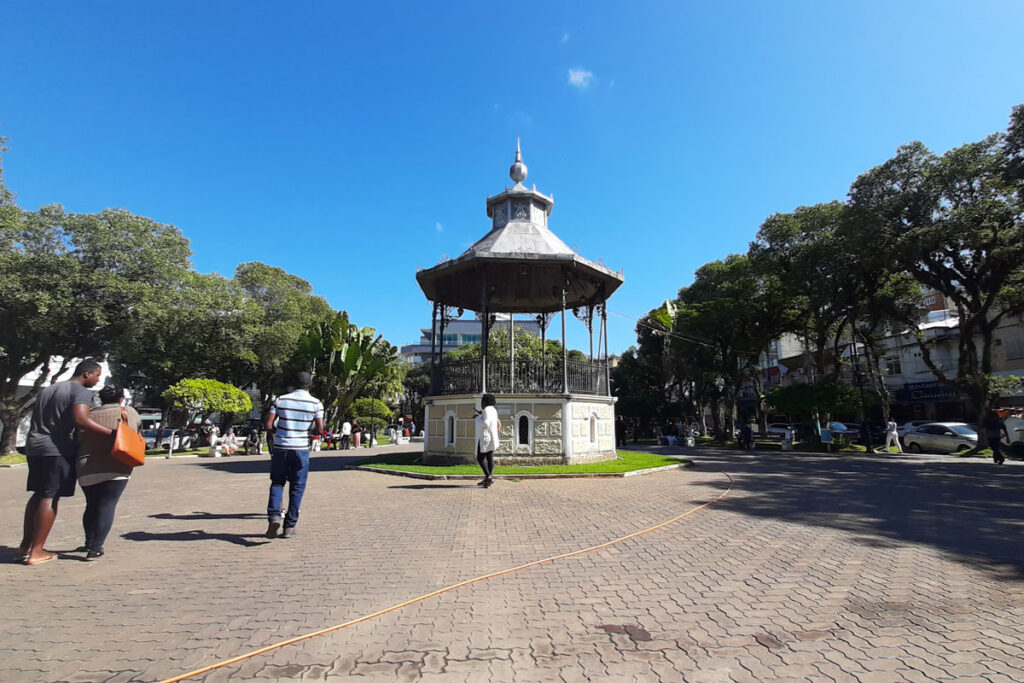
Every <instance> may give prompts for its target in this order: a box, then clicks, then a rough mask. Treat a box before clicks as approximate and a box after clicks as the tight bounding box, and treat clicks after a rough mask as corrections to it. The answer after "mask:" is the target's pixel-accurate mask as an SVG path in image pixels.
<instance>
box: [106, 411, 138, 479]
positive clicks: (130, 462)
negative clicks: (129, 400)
mask: <svg viewBox="0 0 1024 683" xmlns="http://www.w3.org/2000/svg"><path fill="white" fill-rule="evenodd" d="M110 456H111V457H112V458H114V460H117V461H118V462H119V463H121V464H122V465H127V466H128V467H138V466H139V465H145V464H146V440H145V439H143V438H142V435H141V434H139V433H138V432H137V431H135V430H134V429H132V428H131V427H129V426H128V412H127V411H126V410H125V409H124V407H122V408H121V421H120V422H118V423H117V434H115V435H114V448H113V449H112V450H111V451H110Z"/></svg>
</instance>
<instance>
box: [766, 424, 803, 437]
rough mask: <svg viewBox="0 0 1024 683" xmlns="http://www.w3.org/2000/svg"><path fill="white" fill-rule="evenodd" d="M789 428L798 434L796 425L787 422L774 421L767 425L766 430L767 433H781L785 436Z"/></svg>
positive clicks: (791, 431)
mask: <svg viewBox="0 0 1024 683" xmlns="http://www.w3.org/2000/svg"><path fill="white" fill-rule="evenodd" d="M787 430H789V432H790V433H792V434H796V425H794V424H787V423H785V422H772V423H771V424H769V425H768V426H766V427H765V430H764V432H765V434H780V435H783V436H785V434H786V431H787Z"/></svg>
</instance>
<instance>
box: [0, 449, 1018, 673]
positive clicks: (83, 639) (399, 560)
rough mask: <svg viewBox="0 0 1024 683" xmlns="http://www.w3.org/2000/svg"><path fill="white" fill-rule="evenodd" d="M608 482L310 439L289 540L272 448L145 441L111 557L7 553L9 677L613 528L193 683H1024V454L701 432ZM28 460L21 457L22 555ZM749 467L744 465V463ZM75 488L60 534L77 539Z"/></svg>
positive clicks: (315, 624)
mask: <svg viewBox="0 0 1024 683" xmlns="http://www.w3.org/2000/svg"><path fill="white" fill-rule="evenodd" d="M694 459H695V460H696V466H695V467H693V468H689V469H685V470H676V471H670V472H664V473H659V474H654V475H649V476H644V477H631V478H626V479H599V480H581V479H576V480H541V481H529V482H526V481H521V482H514V481H499V482H498V483H497V484H496V485H495V486H494V487H493V488H491V489H487V490H485V489H481V488H478V487H477V486H474V485H473V484H472V483H462V482H458V483H456V482H451V481H449V482H421V481H416V480H411V479H403V478H395V477H388V476H384V475H379V474H372V473H366V472H354V471H342V470H340V469H339V468H340V467H341V466H342V465H343V464H344V463H345V462H346V460H345V459H344V458H341V457H340V456H339V455H338V454H333V453H322V454H319V455H317V456H314V471H313V473H312V474H311V476H310V482H309V487H308V489H307V493H306V499H305V502H304V505H303V511H302V512H303V516H302V519H301V521H300V524H299V532H300V535H299V536H298V537H297V538H295V539H288V540H274V541H268V540H266V539H264V538H263V532H264V530H265V528H266V526H265V521H264V514H263V509H264V505H265V503H264V501H265V500H266V495H267V474H266V472H267V466H268V462H267V459H266V457H252V458H240V457H236V458H225V459H218V460H205V459H203V460H199V459H175V460H157V461H151V462H147V464H146V466H145V467H144V468H142V469H140V470H139V471H138V473H137V475H136V477H135V478H134V479H133V480H132V481H131V483H130V484H129V486H128V489H127V491H126V493H125V495H124V498H123V499H122V502H121V506H120V508H119V510H118V519H117V521H116V523H115V528H114V531H113V533H112V535H111V538H110V540H109V541H108V543H107V556H106V557H104V558H103V559H102V560H101V561H99V562H94V563H85V562H81V561H76V558H77V559H80V558H81V555H78V554H75V553H68V554H67V555H66V556H65V557H64V559H61V560H60V561H58V562H51V563H49V564H46V565H41V566H38V567H24V566H20V565H17V564H14V563H11V562H7V563H4V564H3V565H2V566H0V604H2V605H3V612H4V618H3V619H2V620H0V680H3V681H23V680H24V681H44V680H68V681H101V680H115V681H128V680H132V681H134V680H138V681H156V680H161V679H163V678H166V677H170V676H173V675H177V674H181V673H184V672H187V671H190V670H192V669H195V668H198V667H200V666H204V665H207V664H212V663H214V662H217V661H220V660H223V659H226V658H229V657H232V656H235V655H238V654H241V653H244V652H248V651H250V650H253V649H256V648H259V647H262V646H265V645H269V644H272V643H275V642H279V641H281V640H284V639H287V638H290V637H293V636H297V635H300V634H304V633H308V632H311V631H315V630H318V629H321V628H324V627H327V626H331V625H334V624H338V623H341V622H344V621H347V620H349V619H352V618H355V617H358V616H361V615H364V614H368V613H371V612H374V611H376V610H379V609H382V608H384V607H387V606H390V605H393V604H396V603H400V602H402V601H405V600H408V599H410V598H414V597H416V596H420V595H422V594H424V593H427V592H430V591H433V590H436V589H438V588H441V587H443V586H447V585H450V584H452V583H455V582H457V581H460V580H464V579H468V578H471V577H475V576H478V575H481V574H484V573H487V572H492V571H495V570H499V569H504V568H507V567H511V566H515V565H518V564H521V563H524V562H528V561H532V560H536V559H539V558H543V557H548V556H551V555H555V554H558V553H564V552H567V551H572V550H576V549H579V548H583V547H588V546H591V545H594V544H597V543H601V542H604V541H607V540H610V539H613V538H617V537H619V536H622V535H625V534H628V533H631V532H633V531H637V530H639V529H643V528H646V527H649V526H652V525H654V524H657V523H660V522H662V521H664V520H666V519H670V518H672V517H674V516H676V515H678V514H680V513H682V512H684V511H686V510H688V509H690V508H692V507H693V506H695V505H698V504H700V503H703V502H705V501H707V500H710V499H712V498H714V497H716V496H718V495H719V494H721V493H722V492H723V491H725V490H726V489H728V488H729V486H730V482H731V486H732V490H731V491H729V493H728V494H727V495H726V497H725V498H723V499H722V500H720V501H718V502H716V503H715V504H713V505H712V506H710V507H708V508H706V509H704V510H701V511H699V512H696V513H694V514H692V515H690V516H687V517H685V518H683V519H681V520H679V521H678V522H676V523H674V524H671V525H669V526H668V527H665V528H663V529H660V530H657V531H654V532H652V533H649V534H646V535H643V536H639V537H636V538H633V539H630V540H628V541H624V542H622V543H619V544H617V545H614V546H612V547H610V548H607V549H604V550H600V551H596V552H592V553H589V554H586V555H582V556H579V557H574V558H570V559H566V560H561V561H558V562H553V563H549V564H544V565H540V566H537V567H533V568H530V569H527V570H524V571H521V572H517V573H513V574H508V575H505V576H501V577H498V578H494V579H490V580H487V581H483V582H480V583H475V584H472V585H470V586H467V587H464V588H460V589H458V590H456V591H453V592H450V593H446V594H444V595H441V596H438V597H435V598H431V599H429V600H426V601H424V602H421V603H418V604H415V605H411V606H409V607H405V608H403V609H401V610H398V611H395V612H392V613H389V614H387V615H384V616H382V617H379V618H376V619H373V620H370V621H366V622H363V623H360V624H358V625H356V626H353V627H351V628H347V629H344V630H341V631H336V632H333V633H330V634H328V635H324V636H320V637H316V638H313V639H310V640H307V641H304V642H302V643H299V644H295V645H290V646H286V647H284V648H281V649H278V650H275V651H273V652H270V653H267V654H263V655H259V656H256V657H254V658H252V659H249V660H246V661H244V662H242V663H239V664H236V665H232V666H229V667H225V668H222V669H218V670H216V671H214V672H211V673H209V674H207V675H206V676H205V677H200V678H198V679H197V680H206V681H222V680H228V679H231V680H253V679H263V680H273V679H299V678H301V679H302V680H355V681H363V680H370V681H372V680H378V681H392V680H407V681H412V680H423V681H558V680H564V681H581V680H600V681H633V680H640V681H649V680H666V681H676V680H689V681H728V680H736V681H764V680H779V679H793V680H809V679H813V680H830V679H834V680H840V681H842V680H860V681H901V680H909V681H916V680H979V681H982V680H984V681H1012V680H1017V681H1019V680H1022V678H1024V645H1022V634H1024V543H1022V539H1024V533H1022V532H1024V528H1022V526H1024V524H1022V522H1024V493H1022V491H1024V467H1022V466H1020V465H1019V464H1014V465H1012V466H1003V467H997V466H995V465H992V464H991V463H987V462H983V461H980V460H972V461H962V460H955V459H941V458H940V459H921V458H917V459H906V460H900V459H896V458H882V457H879V458H848V457H828V456H810V455H789V454H771V455H760V456H748V455H741V454H738V453H732V452H727V451H722V452H711V451H701V452H700V453H699V454H698V455H696V456H695V457H694ZM25 474H26V473H25V469H24V468H19V469H8V470H0V501H2V503H0V505H2V510H3V513H4V515H3V516H4V518H5V519H6V520H8V528H7V531H6V537H5V539H4V545H3V546H0V553H2V554H0V559H7V560H11V559H13V555H14V553H15V547H14V546H16V544H17V541H18V539H19V537H20V533H19V529H18V528H17V527H18V524H19V522H20V518H21V514H22V509H23V505H24V501H25V494H24V492H23V491H24V482H25ZM727 474H728V475H730V476H731V480H730V476H727ZM83 503H84V500H83V498H82V496H81V494H80V493H79V494H78V495H76V496H75V497H74V498H71V499H67V500H65V501H63V502H62V504H61V511H60V516H59V518H58V520H57V524H56V527H55V530H54V533H53V534H52V536H51V542H50V546H51V548H52V549H56V550H60V551H68V550H70V549H72V548H74V547H76V546H78V545H79V544H80V542H81V537H80V533H81V532H80V526H79V519H80V515H81V511H82V506H83Z"/></svg>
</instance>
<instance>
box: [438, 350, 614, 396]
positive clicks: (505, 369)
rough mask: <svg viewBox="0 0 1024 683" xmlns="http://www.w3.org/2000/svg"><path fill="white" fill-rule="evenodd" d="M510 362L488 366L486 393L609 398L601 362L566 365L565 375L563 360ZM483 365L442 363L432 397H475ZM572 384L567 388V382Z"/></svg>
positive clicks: (494, 362) (605, 368)
mask: <svg viewBox="0 0 1024 683" xmlns="http://www.w3.org/2000/svg"><path fill="white" fill-rule="evenodd" d="M511 365H512V364H511V363H510V362H509V361H507V360H503V361H488V362H487V391H489V392H491V393H494V394H563V393H570V394H595V395H599V396H608V395H609V393H608V371H607V367H606V363H604V362H601V361H595V362H591V361H575V360H571V361H567V362H566V366H565V372H564V375H563V370H562V359H561V358H551V359H548V360H547V362H546V363H544V362H541V361H537V360H517V361H515V368H514V372H513V368H512V367H510V366H511ZM480 377H481V373H480V361H479V360H466V361H447V360H442V361H441V362H440V363H438V364H437V365H436V366H435V367H434V372H433V375H432V376H431V381H430V393H431V394H433V395H435V396H438V395H447V394H475V393H479V392H480V391H481V390H482V388H483V385H482V383H481V381H480ZM565 378H567V379H568V381H569V386H568V389H566V388H565V385H564V379H565Z"/></svg>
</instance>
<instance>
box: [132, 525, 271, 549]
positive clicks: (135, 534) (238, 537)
mask: <svg viewBox="0 0 1024 683" xmlns="http://www.w3.org/2000/svg"><path fill="white" fill-rule="evenodd" d="M121 538H125V539H127V540H129V541H225V542H227V543H233V544H234V545H240V546H243V547H246V548H252V547H255V546H259V545H266V544H267V543H269V542H270V541H266V540H265V541H262V542H259V543H257V542H255V541H249V540H247V539H250V538H264V536H263V534H211V533H209V532H206V531H203V530H202V529H193V530H192V531H175V532H172V533H164V534H154V533H151V532H149V531H129V532H128V533H126V534H122V535H121Z"/></svg>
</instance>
